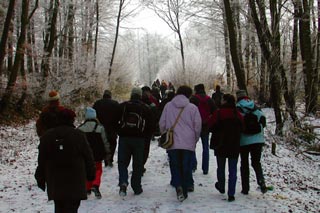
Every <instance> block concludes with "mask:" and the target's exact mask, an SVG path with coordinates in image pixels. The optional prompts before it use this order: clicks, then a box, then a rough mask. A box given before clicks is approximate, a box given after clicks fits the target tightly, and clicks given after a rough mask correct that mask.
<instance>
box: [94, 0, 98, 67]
mask: <svg viewBox="0 0 320 213" xmlns="http://www.w3.org/2000/svg"><path fill="white" fill-rule="evenodd" d="M99 20H100V14H99V0H96V35H95V39H94V62H93V63H94V67H96V66H97V65H96V63H97V51H98V35H99Z"/></svg>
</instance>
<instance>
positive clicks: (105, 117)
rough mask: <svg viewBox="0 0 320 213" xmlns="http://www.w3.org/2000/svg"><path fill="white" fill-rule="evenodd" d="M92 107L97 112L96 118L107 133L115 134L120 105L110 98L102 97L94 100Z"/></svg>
mask: <svg viewBox="0 0 320 213" xmlns="http://www.w3.org/2000/svg"><path fill="white" fill-rule="evenodd" d="M93 108H94V109H95V110H96V112H97V118H98V120H99V121H100V123H101V124H102V125H103V126H104V128H105V131H106V133H107V134H115V133H116V129H117V125H118V118H119V115H120V105H119V103H118V102H117V101H115V100H112V99H111V98H103V99H100V100H98V101H96V102H95V103H94V105H93Z"/></svg>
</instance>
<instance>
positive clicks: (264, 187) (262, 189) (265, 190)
mask: <svg viewBox="0 0 320 213" xmlns="http://www.w3.org/2000/svg"><path fill="white" fill-rule="evenodd" d="M260 190H261V192H262V193H263V194H264V193H266V192H267V191H268V189H267V187H266V185H265V184H263V185H261V186H260Z"/></svg>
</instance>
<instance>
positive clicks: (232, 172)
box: [217, 156, 238, 196]
mask: <svg viewBox="0 0 320 213" xmlns="http://www.w3.org/2000/svg"><path fill="white" fill-rule="evenodd" d="M226 160H227V158H225V157H219V156H217V165H218V168H217V178H218V186H219V188H220V189H225V167H226ZM237 164H238V158H228V166H229V180H228V195H229V196H234V194H235V192H236V183H237Z"/></svg>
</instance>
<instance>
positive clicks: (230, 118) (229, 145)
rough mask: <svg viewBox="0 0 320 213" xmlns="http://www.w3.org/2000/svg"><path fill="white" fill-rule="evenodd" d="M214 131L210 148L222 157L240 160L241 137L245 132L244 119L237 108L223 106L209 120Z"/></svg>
mask: <svg viewBox="0 0 320 213" xmlns="http://www.w3.org/2000/svg"><path fill="white" fill-rule="evenodd" d="M209 127H210V129H211V131H212V136H211V141H210V148H211V149H214V153H215V155H217V156H220V157H226V158H238V156H239V152H240V135H241V132H242V130H243V117H242V115H241V114H240V112H238V111H237V109H236V108H235V107H233V108H229V107H224V106H223V105H222V106H221V109H218V110H216V111H214V113H213V115H212V117H211V118H210V120H209Z"/></svg>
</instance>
